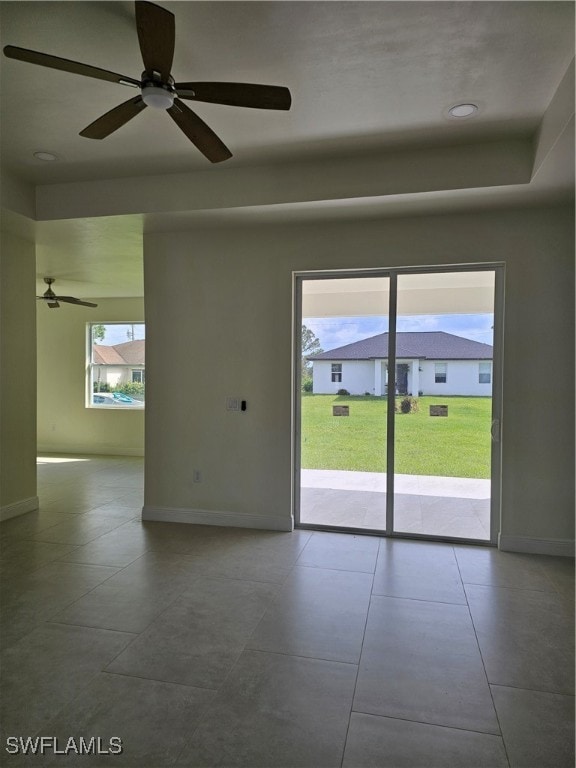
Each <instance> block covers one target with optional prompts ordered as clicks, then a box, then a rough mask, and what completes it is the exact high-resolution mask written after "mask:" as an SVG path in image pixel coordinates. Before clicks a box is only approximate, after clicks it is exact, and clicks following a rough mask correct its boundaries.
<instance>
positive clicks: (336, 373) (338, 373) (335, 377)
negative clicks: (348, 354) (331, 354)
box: [332, 363, 342, 383]
mask: <svg viewBox="0 0 576 768" xmlns="http://www.w3.org/2000/svg"><path fill="white" fill-rule="evenodd" d="M332 381H335V382H337V383H340V382H341V381H342V363H332Z"/></svg>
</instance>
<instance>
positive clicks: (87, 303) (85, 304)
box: [56, 296, 98, 307]
mask: <svg viewBox="0 0 576 768" xmlns="http://www.w3.org/2000/svg"><path fill="white" fill-rule="evenodd" d="M56 299H57V300H58V301H64V302H66V304H81V305H82V306H83V307H97V306H98V304H92V302H91V301H82V300H81V299H75V298H74V296H56Z"/></svg>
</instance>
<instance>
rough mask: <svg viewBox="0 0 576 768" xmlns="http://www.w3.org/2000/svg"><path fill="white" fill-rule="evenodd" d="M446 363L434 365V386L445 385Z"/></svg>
mask: <svg viewBox="0 0 576 768" xmlns="http://www.w3.org/2000/svg"><path fill="white" fill-rule="evenodd" d="M446 368H447V366H446V363H434V381H435V383H436V384H446Z"/></svg>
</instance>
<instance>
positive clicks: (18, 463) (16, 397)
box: [0, 232, 38, 519]
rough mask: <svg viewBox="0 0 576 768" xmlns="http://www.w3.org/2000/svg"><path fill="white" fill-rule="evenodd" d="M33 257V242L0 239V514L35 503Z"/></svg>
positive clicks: (5, 515)
mask: <svg viewBox="0 0 576 768" xmlns="http://www.w3.org/2000/svg"><path fill="white" fill-rule="evenodd" d="M35 274H36V257H35V248H34V244H33V243H30V242H28V241H26V240H23V239H21V238H19V237H15V236H14V235H12V234H8V233H5V232H2V235H1V241H0V320H1V322H0V365H1V366H2V386H1V389H0V471H1V477H0V519H6V518H8V517H13V516H15V515H17V514H23V513H24V512H29V511H30V510H33V509H36V508H37V507H38V498H37V495H36V299H35V289H36V277H35Z"/></svg>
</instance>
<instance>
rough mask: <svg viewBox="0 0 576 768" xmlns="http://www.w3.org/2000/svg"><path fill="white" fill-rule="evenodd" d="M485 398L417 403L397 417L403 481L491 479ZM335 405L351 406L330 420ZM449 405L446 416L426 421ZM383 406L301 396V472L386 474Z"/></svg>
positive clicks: (368, 400)
mask: <svg viewBox="0 0 576 768" xmlns="http://www.w3.org/2000/svg"><path fill="white" fill-rule="evenodd" d="M491 402H492V401H491V398H489V397H419V398H418V411H417V412H415V413H407V414H403V413H397V414H396V466H395V471H396V472H398V473H400V474H406V475H440V476H442V475H443V476H447V477H476V478H488V477H490V424H491ZM333 405H348V406H350V415H349V416H333V415H332V406H333ZM430 405H448V416H447V417H442V416H430V415H429V406H430ZM386 411H387V407H386V400H385V398H379V397H370V396H366V397H363V396H346V397H344V396H337V395H313V394H303V395H302V457H301V463H302V467H303V468H304V469H342V470H356V471H362V472H385V471H386Z"/></svg>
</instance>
